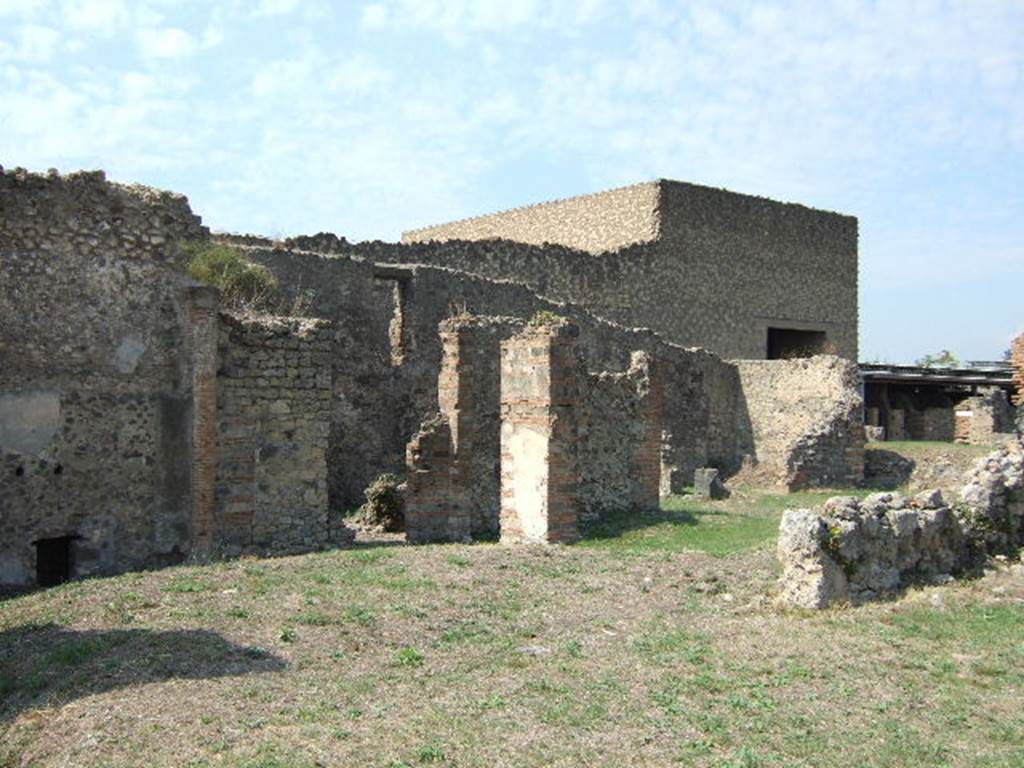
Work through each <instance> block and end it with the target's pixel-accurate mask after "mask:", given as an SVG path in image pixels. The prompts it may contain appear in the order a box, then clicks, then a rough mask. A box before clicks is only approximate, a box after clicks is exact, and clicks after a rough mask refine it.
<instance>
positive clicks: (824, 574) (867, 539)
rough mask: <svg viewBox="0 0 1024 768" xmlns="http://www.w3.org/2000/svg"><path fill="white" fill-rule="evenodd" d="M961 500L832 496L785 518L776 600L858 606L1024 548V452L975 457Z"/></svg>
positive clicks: (928, 495) (932, 495) (926, 495)
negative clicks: (951, 502) (781, 571)
mask: <svg viewBox="0 0 1024 768" xmlns="http://www.w3.org/2000/svg"><path fill="white" fill-rule="evenodd" d="M964 481H965V484H964V486H963V487H962V489H961V490H960V492H959V498H958V499H957V500H956V501H955V503H953V504H947V503H946V500H945V499H944V498H943V495H942V493H941V492H940V491H937V490H931V491H924V492H922V493H920V494H918V495H917V496H915V497H913V498H909V499H908V498H906V497H904V496H902V495H901V494H898V493H878V494H873V495H871V496H868V497H867V498H865V499H863V500H862V501H858V500H857V499H855V498H853V497H835V498H832V499H829V500H828V501H827V502H826V503H825V504H824V505H823V506H822V507H821V508H820V509H817V510H811V509H793V510H787V511H786V513H785V514H784V515H783V518H782V524H781V526H780V528H779V542H778V554H779V559H780V560H781V561H782V567H783V575H782V580H781V584H782V596H781V597H782V602H783V604H785V605H788V606H792V607H800V608H814V609H817V608H825V607H827V606H829V605H833V604H837V603H854V604H856V603H861V602H864V601H868V600H873V599H877V598H881V597H885V596H889V595H892V594H894V593H895V592H896V591H897V590H899V589H901V588H903V587H905V586H907V585H908V584H912V583H916V582H922V581H924V582H939V583H941V582H943V581H946V580H948V579H949V578H950V577H951V576H952V575H954V574H961V573H966V572H969V571H971V570H972V569H974V568H976V567H977V566H978V565H979V564H980V563H982V562H983V561H984V559H985V558H986V557H987V556H989V555H996V554H1001V555H1009V556H1015V555H1016V554H1017V551H1018V549H1019V548H1020V546H1021V545H1022V544H1024V492H1022V491H1024V447H1022V446H1021V445H1020V444H1019V443H1018V444H1015V445H1013V446H1011V447H1010V448H1007V449H1001V450H999V451H996V452H994V453H992V454H991V455H989V456H987V457H985V458H983V459H980V460H979V461H978V462H977V463H976V464H975V465H974V467H972V469H971V470H970V471H969V472H968V473H967V474H966V475H965V477H964Z"/></svg>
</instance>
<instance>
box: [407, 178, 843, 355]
mask: <svg viewBox="0 0 1024 768" xmlns="http://www.w3.org/2000/svg"><path fill="white" fill-rule="evenodd" d="M459 240H466V241H481V240H490V241H491V242H489V243H488V244H487V249H486V250H487V252H486V253H475V252H467V251H466V249H464V248H459V247H458V241H459ZM403 242H404V243H407V244H410V245H412V244H420V245H421V246H422V245H430V246H432V247H427V248H422V247H421V248H420V249H418V250H417V251H416V254H417V260H423V261H426V262H429V263H435V264H442V265H446V266H454V267H458V268H460V269H464V270H466V271H471V272H478V273H480V274H483V275H487V276H489V277H495V278H502V279H511V280H517V281H520V282H524V283H526V284H528V285H531V286H533V287H534V288H535V289H536V290H537V291H538V292H539V293H540V294H541V295H544V296H549V297H552V298H555V299H558V300H562V301H570V302H573V303H574V304H579V305H581V306H585V307H587V308H588V309H590V310H591V311H593V312H594V313H595V314H597V315H599V316H601V317H605V318H608V319H609V320H614V321H615V322H618V323H621V324H623V325H626V326H644V327H648V328H652V329H654V330H656V331H658V332H659V333H661V334H662V335H663V336H664V337H665V338H666V339H667V340H669V341H672V342H675V343H678V344H681V345H683V346H699V347H704V348H706V349H709V350H711V351H712V352H714V353H716V354H718V355H720V356H722V357H726V358H746V359H758V358H764V357H766V356H768V355H767V351H768V350H767V338H768V329H769V328H778V329H786V330H796V331H818V332H824V333H825V340H824V342H823V343H821V344H820V346H818V347H817V348H815V349H814V350H813V351H815V352H819V353H832V354H837V355H839V356H841V357H846V358H848V359H850V360H856V359H857V220H856V219H855V218H853V217H850V216H844V215H841V214H836V213H830V212H827V211H819V210H815V209H812V208H807V207H805V206H802V205H796V204H790V203H780V202H776V201H774V200H768V199H766V198H762V197H754V196H750V195H742V194H737V193H734V192H729V191H727V190H722V189H714V188H710V187H702V186H698V185H695V184H686V183H682V182H677V181H668V180H659V181H655V182H651V183H649V184H640V185H636V186H633V187H626V188H624V189H620V190H612V191H611V192H602V193H597V194H595V195H585V196H582V197H577V198H570V199H568V200H561V201H556V202H552V203H545V204H540V205H535V206H529V207H526V208H518V209H514V210H512V211H508V212H504V213H498V214H493V215H490V216H483V217H479V218H475V219H467V220H464V221H460V222H453V223H451V224H445V225H439V226H436V227H427V228H424V229H419V230H414V231H411V232H407V233H405V235H404V236H403ZM545 243H551V244H553V246H554V247H539V248H534V249H533V252H527V253H524V252H522V251H521V250H520V252H519V253H516V249H515V248H514V246H513V245H512V244H528V245H532V246H543V245H544V244H545ZM406 260H411V259H408V258H407V259H406Z"/></svg>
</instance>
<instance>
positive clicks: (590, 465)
mask: <svg viewBox="0 0 1024 768" xmlns="http://www.w3.org/2000/svg"><path fill="white" fill-rule="evenodd" d="M581 384H582V391H581V395H580V403H581V413H580V443H579V472H580V480H579V498H580V517H581V519H584V520H589V519H595V518H598V517H601V516H602V515H603V514H606V513H608V512H617V511H622V510H627V509H633V510H650V509H657V508H658V502H659V498H660V493H661V488H662V463H661V453H662V435H663V431H664V427H665V421H664V407H663V406H664V404H663V399H664V387H663V383H662V381H661V378H660V376H659V375H658V372H657V364H656V362H655V361H654V359H653V357H652V356H651V355H650V354H649V353H647V352H642V351H640V352H635V353H634V355H633V363H632V365H630V367H629V369H628V370H627V371H625V372H622V373H608V372H604V373H596V374H587V373H585V372H582V373H581ZM666 482H667V480H666ZM666 492H668V490H667V489H666Z"/></svg>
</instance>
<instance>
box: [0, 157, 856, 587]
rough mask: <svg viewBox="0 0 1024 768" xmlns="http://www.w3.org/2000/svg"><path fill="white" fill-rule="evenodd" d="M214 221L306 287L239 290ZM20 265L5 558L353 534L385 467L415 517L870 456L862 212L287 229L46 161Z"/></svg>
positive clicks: (0, 231) (677, 207)
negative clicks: (275, 293)
mask: <svg viewBox="0 0 1024 768" xmlns="http://www.w3.org/2000/svg"><path fill="white" fill-rule="evenodd" d="M187 243H219V244H224V245H227V246H230V247H231V248H232V249H235V250H236V251H237V252H239V253H241V254H242V255H243V256H244V257H245V259H247V260H248V261H249V262H251V263H253V264H257V265H262V266H263V267H265V268H266V269H267V270H268V271H269V273H270V274H272V275H273V277H274V278H275V279H276V281H277V284H278V285H279V290H280V292H281V295H282V301H281V303H280V307H284V308H286V309H285V310H283V311H278V312H277V314H266V313H263V314H259V313H253V312H248V313H246V312H239V311H238V310H237V309H234V308H231V307H229V306H227V305H226V304H225V302H224V299H223V297H222V296H221V295H220V294H219V293H218V291H217V290H216V289H214V288H211V287H209V286H207V285H203V284H200V283H197V281H196V280H194V279H192V278H191V277H190V276H189V274H188V272H187V271H186V269H185V268H184V265H183V258H182V247H183V244H187ZM0 284H2V286H3V289H2V291H0V478H2V480H0V585H33V584H41V585H47V584H53V583H59V582H60V581H63V580H66V579H68V578H73V577H81V576H87V575H92V574H105V573H114V572H117V571H123V570H128V569H141V568H150V567H158V566H162V565H168V564H173V563H179V562H183V561H187V560H201V559H206V558H211V557H228V556H235V555H241V554H245V553H294V552H303V551H310V550H315V549H320V548H324V547H328V546H334V545H337V544H343V543H345V542H347V541H349V540H350V539H351V535H352V533H351V530H350V529H348V528H347V527H346V525H345V524H344V520H343V517H342V513H343V512H344V511H346V510H350V509H352V508H354V507H356V506H358V505H359V504H360V503H361V502H362V501H363V491H364V489H365V488H366V487H367V486H368V485H369V484H370V483H371V482H372V481H373V480H374V479H375V478H377V477H378V476H380V475H381V474H383V473H394V474H396V475H399V476H401V477H402V478H404V480H405V494H404V498H405V515H406V529H407V537H408V539H409V541H412V542H426V541H463V540H470V539H478V538H500V539H501V540H502V541H504V542H569V541H572V540H574V539H575V538H577V537H578V536H579V534H580V527H581V525H583V524H586V522H587V521H588V520H592V519H594V518H599V517H601V516H602V515H605V514H608V513H609V512H613V511H622V510H643V509H647V508H652V507H655V506H657V504H658V500H659V497H660V496H663V495H665V494H668V493H671V492H674V491H678V490H680V489H681V488H683V487H684V486H688V485H690V484H692V482H693V478H694V472H695V471H696V470H697V469H700V468H715V469H717V470H719V472H720V474H721V475H722V476H723V477H726V478H728V477H730V476H732V475H734V474H735V473H737V472H745V473H751V474H752V475H754V476H756V477H758V478H759V479H760V480H762V481H764V482H767V483H771V484H774V485H779V486H782V487H785V488H788V489H796V488H805V487H813V486H848V485H851V484H856V483H857V482H858V481H859V479H860V478H861V476H862V473H863V462H864V431H863V427H862V409H861V399H860V395H859V394H858V385H859V381H858V376H857V368H856V365H855V361H856V355H857V221H856V219H854V218H852V217H848V216H842V215H839V214H834V213H827V212H822V211H817V210H813V209H810V208H806V207H804V206H801V205H794V204H784V203H778V202H774V201H771V200H766V199H763V198H758V197H751V196H747V195H740V194H736V193H732V192H727V191H724V190H719V189H710V188H706V187H699V186H695V185H691V184H683V183H679V182H671V181H657V182H653V183H649V184H640V185H636V186H632V187H627V188H624V189H619V190H613V191H611V192H605V193H600V194H596V195H589V196H584V197H580V198H573V199H570V200H562V201H556V202H553V203H545V204H541V205H537V206H530V207H527V208H521V209H516V210H514V211H509V212H506V213H503V214H496V215H494V216H485V217H481V218H478V219H471V220H467V221H462V222H455V223H452V224H446V225H440V226H437V227H431V228H427V229H420V230H415V231H412V232H408V233H406V235H405V236H404V237H403V240H402V242H401V243H383V242H366V243H349V242H348V241H346V240H345V239H344V238H342V237H338V236H336V235H330V234H319V235H313V236H307V237H294V238H290V239H287V240H284V241H271V240H268V239H265V238H262V237H257V236H251V235H228V234H211V233H210V232H209V231H208V229H207V228H206V227H204V226H203V224H202V223H201V220H200V219H199V217H198V216H196V215H195V214H194V213H193V212H192V211H191V209H190V208H189V205H188V202H187V201H186V199H185V198H184V197H182V196H181V195H177V194H173V193H169V192H163V191H157V190H153V189H149V188H146V187H141V186H134V185H121V184H114V183H110V182H108V181H107V180H106V179H105V177H104V175H103V173H102V172H91V173H85V172H83V173H72V174H68V175H63V176H62V175H59V174H57V173H56V172H55V171H54V172H51V173H49V174H35V173H30V172H27V171H25V170H23V169H14V170H6V171H3V172H2V173H0ZM289 307H291V308H293V309H292V310H288V309H287V308H289Z"/></svg>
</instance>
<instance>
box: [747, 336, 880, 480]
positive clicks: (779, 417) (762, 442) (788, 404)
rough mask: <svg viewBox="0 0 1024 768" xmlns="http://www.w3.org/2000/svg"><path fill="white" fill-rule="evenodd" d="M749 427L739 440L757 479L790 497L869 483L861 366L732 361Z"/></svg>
mask: <svg viewBox="0 0 1024 768" xmlns="http://www.w3.org/2000/svg"><path fill="white" fill-rule="evenodd" d="M735 364H736V366H737V368H738V370H739V376H740V386H741V388H742V397H743V400H744V401H745V407H744V408H741V409H739V413H740V414H741V415H743V416H744V417H745V418H746V419H747V421H746V422H745V423H744V422H742V421H741V422H740V423H739V424H737V435H738V439H739V440H741V444H742V445H743V446H745V450H746V452H747V453H748V454H749V455H750V456H751V457H752V458H753V459H754V460H755V462H756V469H755V473H756V474H757V475H758V476H759V479H762V480H764V481H768V482H773V483H776V484H779V485H784V486H785V487H787V488H788V489H789V490H797V489H800V488H806V487H812V486H817V487H830V486H831V487H850V486H854V485H857V484H858V483H859V482H860V481H861V479H862V478H863V476H864V428H863V425H862V424H861V407H862V401H861V397H860V395H859V394H858V391H857V367H856V365H854V364H853V363H851V362H849V361H847V360H843V359H841V358H838V357H833V356H830V355H821V356H817V357H812V358H803V359H796V360H739V361H736V362H735Z"/></svg>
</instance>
